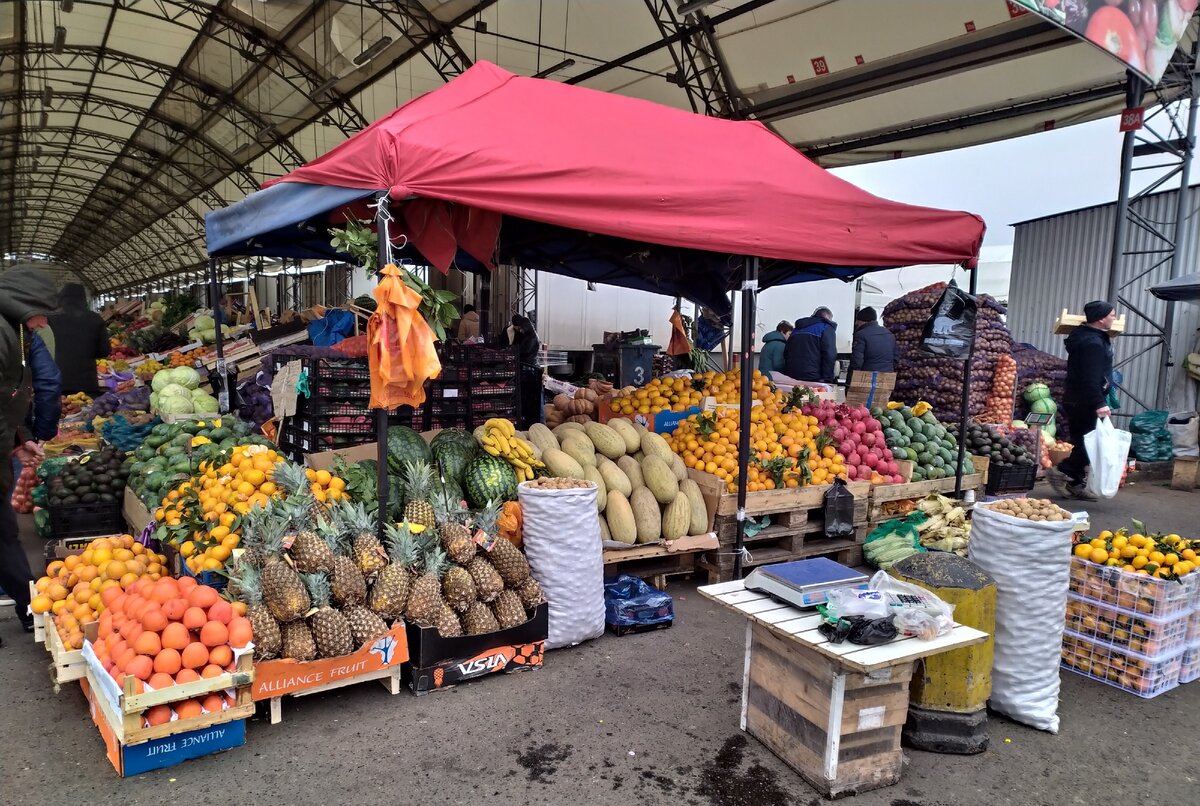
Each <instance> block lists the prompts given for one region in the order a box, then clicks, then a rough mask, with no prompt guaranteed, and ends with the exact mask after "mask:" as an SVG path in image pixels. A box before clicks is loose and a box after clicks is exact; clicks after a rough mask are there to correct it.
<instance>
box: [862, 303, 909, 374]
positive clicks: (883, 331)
mask: <svg viewBox="0 0 1200 806" xmlns="http://www.w3.org/2000/svg"><path fill="white" fill-rule="evenodd" d="M876 316H877V315H876V313H875V309H874V308H871V307H867V308H863V309H862V310H861V311H859V312H858V313H856V314H854V349H853V351H852V352H851V354H850V372H851V373H855V372H866V373H871V372H895V371H896V366H897V365H898V364H899V363H900V353H899V351H898V349H897V347H896V337H895V336H893V335H892V332H891V331H890V330H888V329H887V328H886V327H884V326H883V325H881V324H879V322H878V321H876Z"/></svg>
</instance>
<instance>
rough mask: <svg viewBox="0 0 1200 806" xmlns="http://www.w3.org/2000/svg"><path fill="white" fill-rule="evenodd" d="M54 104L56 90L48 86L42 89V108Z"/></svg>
mask: <svg viewBox="0 0 1200 806" xmlns="http://www.w3.org/2000/svg"><path fill="white" fill-rule="evenodd" d="M52 103H54V89H53V88H52V87H51V86H50V85H49V84H47V85H46V86H44V87H42V106H50V104H52Z"/></svg>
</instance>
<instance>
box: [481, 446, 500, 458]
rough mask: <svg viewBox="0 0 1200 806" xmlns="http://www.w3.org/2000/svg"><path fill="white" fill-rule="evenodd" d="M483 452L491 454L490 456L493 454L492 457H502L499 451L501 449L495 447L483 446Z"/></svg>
mask: <svg viewBox="0 0 1200 806" xmlns="http://www.w3.org/2000/svg"><path fill="white" fill-rule="evenodd" d="M483 450H484V452H485V453H489V454H491V455H492V456H499V455H500V449H499V448H497V447H495V446H494V445H484V446H483Z"/></svg>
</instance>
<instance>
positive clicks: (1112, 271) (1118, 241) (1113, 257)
mask: <svg viewBox="0 0 1200 806" xmlns="http://www.w3.org/2000/svg"><path fill="white" fill-rule="evenodd" d="M1145 93H1146V82H1145V81H1144V80H1142V77H1141V76H1139V75H1138V74H1137V73H1135V72H1133V71H1132V70H1126V71H1125V108H1126V109H1132V108H1133V107H1135V106H1140V105H1141V103H1142V98H1143V96H1144V95H1145ZM1136 145H1137V132H1136V131H1127V132H1125V137H1124V139H1123V140H1122V141H1121V180H1120V185H1119V186H1118V189H1117V215H1116V220H1115V221H1114V222H1113V237H1112V253H1111V254H1110V255H1109V258H1108V294H1107V295H1106V296H1105V299H1107V300H1109V301H1110V302H1111V303H1112V304H1113V305H1115V304H1116V303H1117V286H1118V283H1119V281H1120V275H1121V264H1122V259H1123V258H1124V257H1125V229H1126V223H1127V219H1128V218H1129V186H1130V183H1131V181H1132V169H1133V150H1134V147H1135V146H1136Z"/></svg>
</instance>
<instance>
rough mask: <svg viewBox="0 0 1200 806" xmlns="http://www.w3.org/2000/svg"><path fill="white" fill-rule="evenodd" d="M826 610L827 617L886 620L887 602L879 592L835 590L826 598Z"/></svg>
mask: <svg viewBox="0 0 1200 806" xmlns="http://www.w3.org/2000/svg"><path fill="white" fill-rule="evenodd" d="M825 607H826V609H827V610H828V611H829V615H831V616H837V617H838V618H842V617H843V616H864V617H866V618H887V617H888V616H889V615H891V614H890V613H889V612H888V606H887V602H886V601H885V600H884V598H883V594H881V593H880V592H879V591H872V590H860V589H859V588H835V589H834V590H831V591H830V592H829V593H828V595H827V596H826V603H825Z"/></svg>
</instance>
